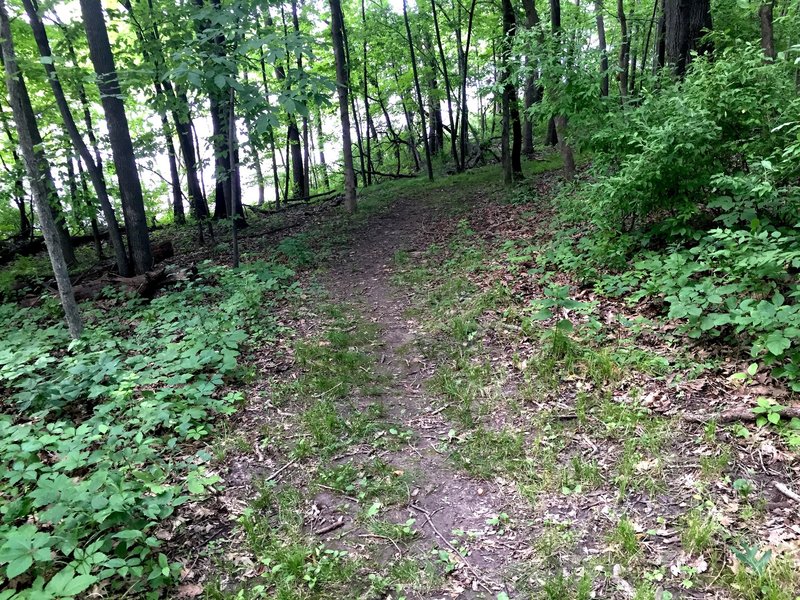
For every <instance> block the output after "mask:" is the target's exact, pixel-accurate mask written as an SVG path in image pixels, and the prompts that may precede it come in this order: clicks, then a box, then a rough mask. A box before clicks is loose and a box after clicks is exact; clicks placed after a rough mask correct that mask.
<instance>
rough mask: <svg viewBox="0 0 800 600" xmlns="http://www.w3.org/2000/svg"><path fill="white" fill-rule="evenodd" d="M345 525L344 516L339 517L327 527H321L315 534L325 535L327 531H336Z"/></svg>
mask: <svg viewBox="0 0 800 600" xmlns="http://www.w3.org/2000/svg"><path fill="white" fill-rule="evenodd" d="M343 525H344V517H339V520H338V521H334V522H333V523H330V524H328V525H325V527H320V528H319V529H317V530H316V531H315V532H314V535H325V534H326V533H330V532H331V531H335V530H337V529H339V527H342V526H343Z"/></svg>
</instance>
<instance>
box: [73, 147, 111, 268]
mask: <svg viewBox="0 0 800 600" xmlns="http://www.w3.org/2000/svg"><path fill="white" fill-rule="evenodd" d="M75 162H77V163H78V177H79V179H80V182H81V192H82V193H83V198H84V202H85V203H86V205H87V206H88V207H89V208H90V209H91V210H92V221H91V225H92V235H93V236H94V245H95V252H96V253H97V258H99V259H100V260H103V259H105V256H104V255H103V240H102V239H100V228H99V227H98V226H97V218H96V217H95V215H96V214H97V209H96V208H95V206H94V204H92V201H91V198H90V197H89V186H87V185H86V173H85V172H84V170H83V161H82V160H81V157H80V156H76V157H75Z"/></svg>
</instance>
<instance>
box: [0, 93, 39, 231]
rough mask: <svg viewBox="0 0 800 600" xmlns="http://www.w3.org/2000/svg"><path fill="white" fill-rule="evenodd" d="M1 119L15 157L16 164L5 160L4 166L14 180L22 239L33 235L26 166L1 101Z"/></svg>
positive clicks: (14, 198)
mask: <svg viewBox="0 0 800 600" xmlns="http://www.w3.org/2000/svg"><path fill="white" fill-rule="evenodd" d="M12 118H13V115H12ZM0 120H1V121H2V123H3V131H4V132H5V134H6V139H8V143H9V146H10V147H11V156H12V157H13V159H14V165H13V166H12V167H8V166H7V165H6V163H5V161H3V167H5V170H6V172H7V173H8V175H9V176H10V177H11V178H12V179H13V180H14V194H13V200H14V204H16V206H17V210H18V211H19V236H20V238H22V239H28V238H31V237H33V223H31V220H30V219H29V218H28V209H27V207H26V205H25V185H24V183H23V181H22V177H23V171H24V170H25V167H24V165H23V164H22V161H21V160H20V157H19V154H18V153H17V146H18V144H17V140H16V139H15V138H14V134H13V133H11V126H10V125H9V123H8V115H7V113H6V112H5V110H3V105H2V103H0ZM2 160H3V159H2V156H0V161H2Z"/></svg>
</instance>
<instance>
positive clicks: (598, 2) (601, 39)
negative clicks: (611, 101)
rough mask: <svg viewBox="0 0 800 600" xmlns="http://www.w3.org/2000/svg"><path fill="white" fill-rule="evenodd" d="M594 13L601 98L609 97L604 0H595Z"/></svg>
mask: <svg viewBox="0 0 800 600" xmlns="http://www.w3.org/2000/svg"><path fill="white" fill-rule="evenodd" d="M594 13H595V18H596V20H597V41H598V45H599V46H600V74H601V75H600V96H602V97H603V98H607V97H608V48H607V45H606V25H605V21H604V17H603V0H595V3H594Z"/></svg>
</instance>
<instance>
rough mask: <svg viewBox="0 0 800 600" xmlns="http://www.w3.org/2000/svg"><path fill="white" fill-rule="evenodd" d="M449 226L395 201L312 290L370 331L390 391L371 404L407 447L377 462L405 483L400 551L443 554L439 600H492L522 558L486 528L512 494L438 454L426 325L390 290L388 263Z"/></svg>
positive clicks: (442, 217) (428, 208) (430, 210)
mask: <svg viewBox="0 0 800 600" xmlns="http://www.w3.org/2000/svg"><path fill="white" fill-rule="evenodd" d="M452 220H453V217H452V215H451V214H450V211H448V210H447V208H446V206H445V205H444V204H443V203H442V202H440V201H437V200H436V199H434V198H429V197H423V198H421V199H419V198H416V199H415V198H410V197H405V198H401V199H398V200H397V201H395V202H394V203H393V204H392V205H391V207H390V208H389V209H388V210H386V211H382V212H381V213H380V214H378V215H376V216H375V217H373V218H372V219H370V220H369V222H368V224H367V225H366V227H365V228H364V229H363V230H362V231H360V232H357V233H356V234H355V236H354V237H353V240H352V245H351V246H350V248H349V250H348V251H347V252H346V253H344V254H343V255H341V256H340V257H339V259H337V260H334V261H333V262H332V264H331V265H330V269H329V270H328V271H327V272H326V273H325V274H324V276H323V277H322V279H321V283H322V285H323V286H324V288H325V289H326V290H328V293H329V294H330V297H331V300H333V301H335V302H343V303H346V304H349V305H351V306H353V307H354V308H355V309H356V311H357V312H358V313H360V314H361V315H362V318H364V319H365V320H366V321H367V322H369V323H372V324H374V325H376V326H377V327H378V331H379V334H378V339H377V342H376V343H375V345H374V348H373V353H374V355H375V358H376V362H377V364H378V370H379V371H380V372H381V373H383V374H385V375H386V376H387V377H388V382H389V383H388V384H387V386H386V389H385V391H384V393H383V395H382V397H381V399H380V401H381V402H382V404H383V406H384V408H385V410H386V414H387V418H388V419H389V421H391V422H393V423H397V424H398V426H399V427H401V428H402V429H403V430H405V431H410V432H412V435H411V436H410V438H409V440H408V444H407V445H406V446H404V447H402V448H400V449H399V450H396V451H393V452H391V453H389V454H388V455H387V456H385V460H387V462H389V463H391V464H392V465H394V466H396V467H398V468H400V469H402V470H403V471H404V472H405V473H406V474H408V476H409V488H410V495H409V498H410V501H409V503H408V505H407V506H402V507H396V508H395V509H394V511H393V512H394V514H392V515H390V517H391V518H392V519H391V520H393V521H397V522H403V521H405V520H406V519H408V518H413V519H416V529H417V531H418V537H417V539H416V540H415V541H414V543H413V544H412V545H411V547H410V548H409V549H408V551H409V552H412V553H416V554H420V553H422V554H425V555H427V556H428V557H430V556H431V554H432V553H433V552H436V551H437V550H442V551H443V552H446V553H447V554H448V555H449V559H448V560H451V561H452V563H453V564H452V567H454V568H455V569H456V571H457V573H456V574H455V577H454V581H453V582H452V583H451V584H448V586H449V590H447V592H448V596H450V597H459V598H473V597H475V598H489V597H492V598H494V597H496V594H497V593H499V592H501V591H502V590H503V589H504V584H503V578H504V576H505V575H506V574H507V571H508V568H509V567H510V565H511V564H513V563H514V562H515V560H516V559H517V558H519V557H520V556H524V555H526V554H527V553H528V552H529V549H528V547H527V543H526V542H525V541H523V540H525V536H523V535H520V534H521V532H520V531H519V529H518V530H517V531H515V532H504V534H505V535H504V536H503V537H502V538H500V537H498V536H496V535H495V533H496V531H495V528H494V527H492V526H491V525H490V524H489V522H490V521H492V520H493V519H496V518H497V516H498V515H500V514H508V513H512V512H513V507H512V502H513V498H514V497H515V491H514V488H513V484H511V483H509V485H508V486H504V485H500V484H499V483H495V482H487V481H478V480H475V479H472V478H470V477H468V476H467V475H466V474H465V473H464V472H463V471H461V470H460V469H459V468H458V467H457V466H456V465H454V464H453V462H452V461H451V460H450V459H449V457H448V451H442V450H440V449H438V448H437V446H438V445H440V443H441V442H442V441H447V440H448V436H452V435H453V431H454V430H453V425H452V424H451V423H449V422H448V420H447V418H446V417H445V415H444V411H443V410H442V408H443V406H442V405H441V402H437V401H435V398H434V397H433V395H432V392H431V391H430V390H429V386H428V385H427V382H428V380H429V378H430V377H431V376H432V375H433V373H434V372H435V369H436V367H437V365H436V364H435V363H431V362H429V361H428V360H427V359H426V357H425V355H424V353H423V352H422V351H421V347H422V346H424V343H425V338H426V335H428V334H427V331H426V323H424V322H420V320H419V318H418V317H415V316H412V313H413V312H414V311H412V309H413V307H414V304H415V298H414V291H415V290H410V289H405V288H404V287H403V286H402V285H401V284H398V283H396V282H393V281H392V279H393V274H394V271H395V261H396V258H397V257H398V256H407V257H409V260H411V261H414V260H416V259H417V258H418V257H419V256H421V255H422V253H423V251H424V250H425V248H426V246H427V244H428V243H429V242H430V239H431V238H432V237H433V236H436V235H437V233H438V232H440V231H441V230H442V229H444V228H448V227H451V226H452ZM417 301H418V300H417ZM454 532H456V535H454ZM458 536H461V537H463V538H464V539H462V540H459V539H458ZM426 597H428V596H426ZM429 597H431V598H439V597H443V595H442V593H441V592H439V593H433V594H432V595H431V596H429Z"/></svg>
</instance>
